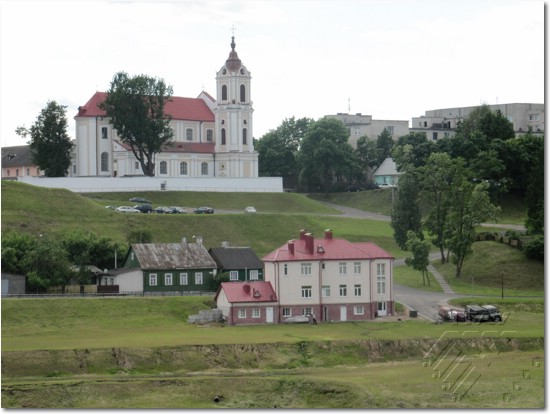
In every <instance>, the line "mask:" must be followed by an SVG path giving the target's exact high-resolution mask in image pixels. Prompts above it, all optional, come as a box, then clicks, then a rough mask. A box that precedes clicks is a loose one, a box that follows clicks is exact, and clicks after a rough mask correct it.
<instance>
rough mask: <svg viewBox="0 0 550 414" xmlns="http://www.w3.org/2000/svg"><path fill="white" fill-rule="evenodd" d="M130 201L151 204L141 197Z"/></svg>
mask: <svg viewBox="0 0 550 414" xmlns="http://www.w3.org/2000/svg"><path fill="white" fill-rule="evenodd" d="M130 201H133V202H134V203H146V204H151V202H150V201H149V200H146V199H145V198H143V197H133V198H131V199H130Z"/></svg>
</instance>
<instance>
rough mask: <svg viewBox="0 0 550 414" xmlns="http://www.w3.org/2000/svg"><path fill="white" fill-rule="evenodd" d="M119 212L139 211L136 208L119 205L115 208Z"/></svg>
mask: <svg viewBox="0 0 550 414" xmlns="http://www.w3.org/2000/svg"><path fill="white" fill-rule="evenodd" d="M116 211H118V212H119V213H141V211H139V210H138V209H137V208H134V207H130V206H120V207H117V208H116Z"/></svg>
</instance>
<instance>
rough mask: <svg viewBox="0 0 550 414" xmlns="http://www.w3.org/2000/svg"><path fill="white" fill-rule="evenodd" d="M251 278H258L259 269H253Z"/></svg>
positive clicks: (250, 274)
mask: <svg viewBox="0 0 550 414" xmlns="http://www.w3.org/2000/svg"><path fill="white" fill-rule="evenodd" d="M249 277H250V280H258V279H259V276H258V271H257V270H251V271H250V273H249Z"/></svg>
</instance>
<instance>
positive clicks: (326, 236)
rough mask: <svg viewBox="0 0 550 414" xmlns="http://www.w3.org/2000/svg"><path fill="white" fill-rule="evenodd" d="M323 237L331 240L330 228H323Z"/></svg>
mask: <svg viewBox="0 0 550 414" xmlns="http://www.w3.org/2000/svg"><path fill="white" fill-rule="evenodd" d="M325 239H327V240H332V230H331V229H326V230H325Z"/></svg>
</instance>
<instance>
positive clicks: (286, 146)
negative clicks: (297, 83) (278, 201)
mask: <svg viewBox="0 0 550 414" xmlns="http://www.w3.org/2000/svg"><path fill="white" fill-rule="evenodd" d="M312 122H313V120H312V119H309V118H301V119H298V120H296V119H295V118H294V117H292V118H290V119H285V120H284V121H283V122H282V124H281V125H280V126H279V127H277V129H275V130H271V131H269V132H268V133H266V134H265V135H263V136H262V137H261V138H260V139H259V140H255V142H254V148H255V149H256V150H257V151H258V163H259V175H260V176H261V177H282V178H283V187H285V188H294V187H296V184H297V180H298V163H297V156H298V150H299V148H300V143H301V141H302V139H303V137H304V135H305V133H306V131H307V128H308V127H309V125H310V124H311V123H312Z"/></svg>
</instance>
